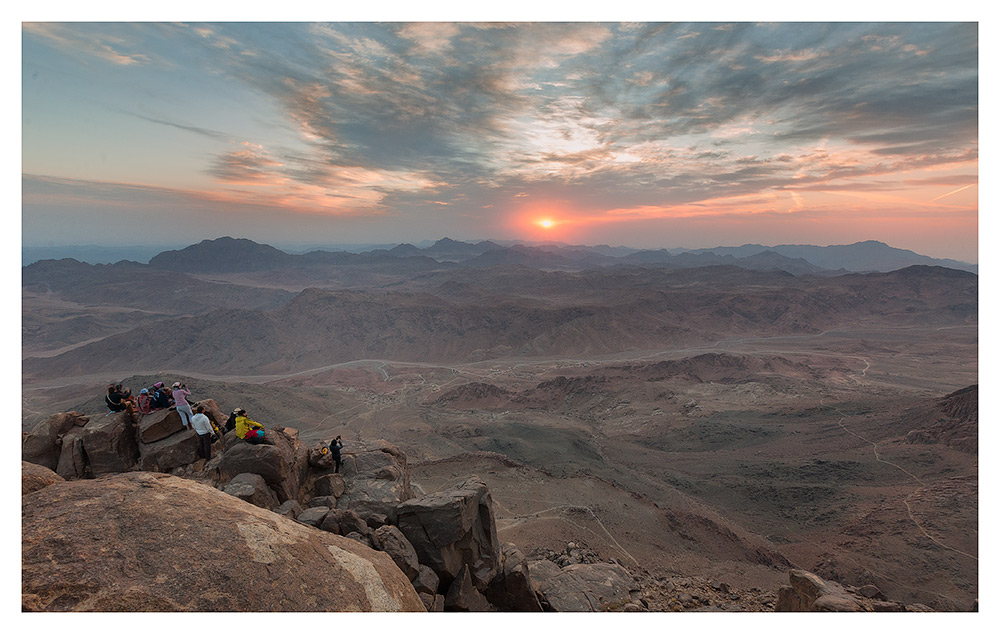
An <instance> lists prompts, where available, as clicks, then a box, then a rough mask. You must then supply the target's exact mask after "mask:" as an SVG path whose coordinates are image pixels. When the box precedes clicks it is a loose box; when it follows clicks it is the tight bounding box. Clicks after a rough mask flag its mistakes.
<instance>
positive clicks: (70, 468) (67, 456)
mask: <svg viewBox="0 0 1000 634" xmlns="http://www.w3.org/2000/svg"><path fill="white" fill-rule="evenodd" d="M83 429H84V428H83V427H74V428H72V429H70V430H69V431H68V432H66V433H65V434H63V435H62V436H61V437H60V438H59V442H60V444H61V448H60V453H59V462H58V464H57V465H56V473H58V474H59V475H60V476H62V477H63V478H65V479H66V480H75V479H78V478H87V477H90V475H91V474H90V471H89V469H88V468H87V457H86V454H84V453H83V441H82V440H81V436H83Z"/></svg>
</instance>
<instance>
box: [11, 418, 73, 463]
mask: <svg viewBox="0 0 1000 634" xmlns="http://www.w3.org/2000/svg"><path fill="white" fill-rule="evenodd" d="M89 420H90V417H89V416H84V415H83V414H81V413H80V412H64V413H60V414H53V415H52V416H49V417H48V418H46V419H45V420H43V421H42V422H40V423H38V424H37V425H35V427H34V428H33V429H32V430H31V432H29V433H28V435H27V436H26V437H25V438H24V441H23V442H22V443H21V458H22V459H23V460H26V461H28V462H33V463H35V464H39V465H42V466H43V467H46V468H49V469H53V470H54V469H55V468H56V466H57V465H58V464H59V457H60V454H61V452H62V443H61V442H60V439H61V438H62V436H64V435H65V434H66V433H68V432H69V431H71V430H72V429H73V428H74V427H83V426H84V425H86V424H87V422H88V421H89Z"/></svg>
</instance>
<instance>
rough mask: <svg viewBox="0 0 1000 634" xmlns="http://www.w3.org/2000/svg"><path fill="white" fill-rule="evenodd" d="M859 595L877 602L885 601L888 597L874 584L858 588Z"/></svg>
mask: <svg viewBox="0 0 1000 634" xmlns="http://www.w3.org/2000/svg"><path fill="white" fill-rule="evenodd" d="M858 594H860V595H861V596H863V597H867V598H869V599H875V600H877V601H885V600H886V596H885V594H883V593H882V590H880V589H879V587H878V586H876V585H873V584H868V585H864V586H861V587H860V588H858Z"/></svg>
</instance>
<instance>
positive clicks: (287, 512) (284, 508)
mask: <svg viewBox="0 0 1000 634" xmlns="http://www.w3.org/2000/svg"><path fill="white" fill-rule="evenodd" d="M303 510H305V509H303V508H302V505H301V504H299V503H298V501H297V500H287V501H285V502H282V503H281V504H280V505H278V508H276V509H274V512H275V513H277V514H278V515H283V516H285V517H287V518H289V519H295V518H297V517H298V516H299V514H300V513H302V511H303Z"/></svg>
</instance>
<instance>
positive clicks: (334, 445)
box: [330, 436, 344, 473]
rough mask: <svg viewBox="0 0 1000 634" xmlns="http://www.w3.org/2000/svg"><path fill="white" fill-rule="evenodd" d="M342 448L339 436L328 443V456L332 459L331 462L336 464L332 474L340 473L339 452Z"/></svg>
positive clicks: (342, 444)
mask: <svg viewBox="0 0 1000 634" xmlns="http://www.w3.org/2000/svg"><path fill="white" fill-rule="evenodd" d="M343 448H344V443H343V442H342V441H341V440H340V436H337V437H336V438H334V439H333V440H331V441H330V455H331V456H332V457H333V461H334V462H335V463H337V468H336V469H334V470H333V472H334V473H340V450H341V449H343Z"/></svg>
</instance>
